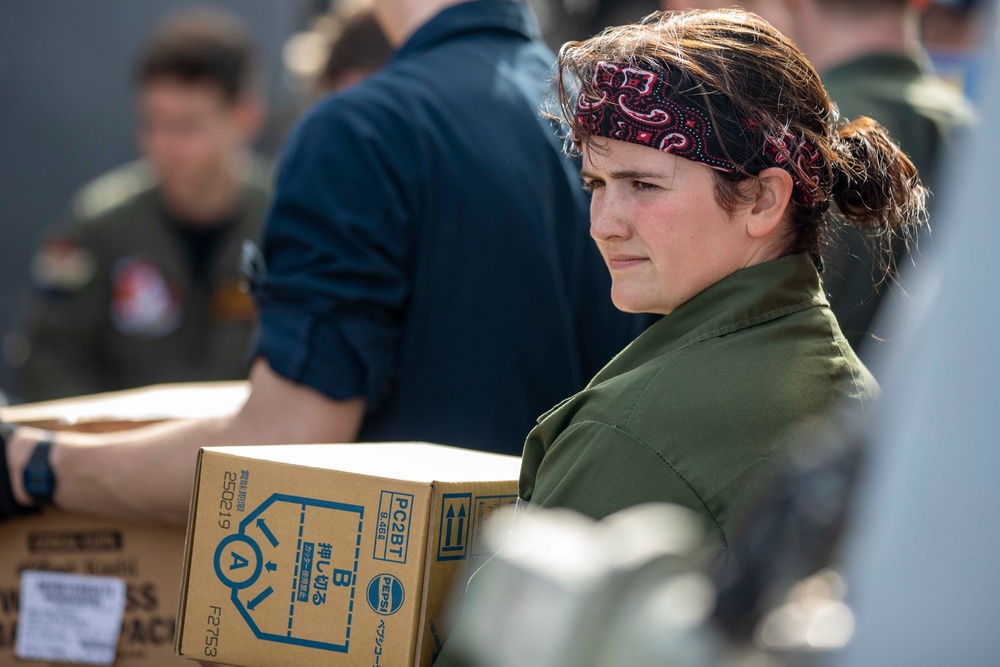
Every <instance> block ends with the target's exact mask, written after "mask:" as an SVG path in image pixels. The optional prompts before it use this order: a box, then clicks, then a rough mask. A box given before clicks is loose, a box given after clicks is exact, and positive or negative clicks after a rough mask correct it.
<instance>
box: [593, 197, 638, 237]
mask: <svg viewBox="0 0 1000 667" xmlns="http://www.w3.org/2000/svg"><path fill="white" fill-rule="evenodd" d="M630 229H631V228H630V226H629V224H628V216H627V213H626V207H625V206H624V202H623V201H621V198H620V197H617V196H616V195H615V193H614V191H613V190H612V189H611V188H609V187H608V186H605V187H602V188H601V189H599V190H596V191H595V192H594V196H593V198H592V199H591V200H590V236H591V237H592V238H593V239H594V240H595V241H608V240H613V239H624V238H628V236H629V235H630V232H629V230H630Z"/></svg>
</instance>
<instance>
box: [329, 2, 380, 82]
mask: <svg viewBox="0 0 1000 667" xmlns="http://www.w3.org/2000/svg"><path fill="white" fill-rule="evenodd" d="M390 55H392V46H390V45H389V41H388V40H387V39H386V37H385V34H384V33H383V32H382V28H381V27H380V26H379V24H378V21H376V20H375V14H374V13H373V12H372V10H371V8H370V7H368V8H364V9H359V10H358V11H356V12H354V13H352V14H350V15H349V16H347V17H346V18H345V19H344V21H343V24H342V25H341V26H340V29H339V31H338V33H337V34H336V36H334V37H333V39H332V41H331V43H330V52H329V54H328V55H327V58H326V61H325V62H324V63H323V67H322V69H321V70H320V72H319V76H318V78H317V80H316V90H317V92H319V93H326V92H332V91H335V90H339V89H341V88H342V87H344V86H345V85H350V84H351V83H354V82H355V81H356V80H357V79H359V78H362V77H364V76H367V75H369V74H371V73H373V72H377V71H378V70H380V69H382V67H383V66H385V64H386V62H388V60H389V56H390Z"/></svg>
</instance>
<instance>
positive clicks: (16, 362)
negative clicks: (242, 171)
mask: <svg viewBox="0 0 1000 667" xmlns="http://www.w3.org/2000/svg"><path fill="white" fill-rule="evenodd" d="M269 183H270V174H269V170H268V168H267V167H266V165H264V164H263V163H261V162H259V161H257V160H256V159H254V160H252V163H251V166H250V167H249V168H248V169H247V176H246V178H245V183H244V185H243V194H242V197H241V200H240V203H239V205H238V209H237V211H236V212H235V213H234V214H233V216H232V218H231V219H230V220H228V221H222V222H223V223H224V224H220V225H219V227H218V228H216V229H214V230H213V231H209V232H207V233H206V234H205V238H204V239H201V238H186V237H185V235H186V234H187V232H185V231H184V227H182V226H181V225H179V224H178V222H177V221H175V220H173V219H172V217H171V216H170V215H169V214H168V213H167V211H166V209H165V208H164V207H163V204H162V202H161V200H160V197H159V195H158V191H157V188H156V184H155V182H154V179H153V177H152V175H151V174H150V172H149V169H148V168H147V166H146V165H145V164H144V163H142V162H136V163H132V164H129V165H126V166H124V167H121V168H119V169H117V170H115V171H113V172H111V173H110V174H107V175H105V176H103V177H101V178H99V179H98V180H97V181H95V182H94V183H92V184H91V185H89V186H87V187H85V188H84V189H83V190H82V191H81V192H80V194H79V195H78V196H77V197H76V199H75V201H74V205H73V217H74V222H73V224H71V225H69V226H68V227H66V228H64V229H61V230H58V231H56V232H55V233H53V234H51V235H49V237H48V238H47V239H46V240H45V242H44V243H43V244H42V246H41V248H40V249H39V251H38V252H37V254H36V255H35V257H34V259H33V260H32V266H31V274H32V276H31V277H32V289H31V294H30V295H29V298H28V304H27V308H26V309H25V312H24V316H23V317H22V318H21V324H20V326H19V328H18V329H17V330H16V331H15V332H14V333H13V334H12V336H13V340H11V339H9V340H8V345H7V347H8V357H10V356H11V353H12V352H13V356H15V357H16V358H14V359H10V361H11V362H12V365H13V366H14V367H15V371H16V373H17V377H18V380H19V393H20V394H21V397H22V398H24V399H27V400H32V401H34V400H46V399H51V398H59V397H63V396H73V395H78V394H86V393H93V392H100V391H113V390H118V389H126V388H130V387H137V386H144V385H148V384H155V383H160V382H181V381H184V382H187V381H209V380H232V379H240V378H244V377H246V373H247V369H248V361H247V349H248V346H249V343H250V338H251V335H252V332H253V330H254V325H255V311H254V306H253V300H252V298H251V297H250V295H249V294H248V293H247V292H246V291H245V289H244V288H243V286H242V283H241V277H240V273H239V268H240V252H241V246H242V244H243V242H244V241H245V240H256V239H257V238H258V237H259V235H260V231H261V225H262V222H263V220H264V217H265V215H266V212H267V206H268V203H269V198H270V197H269V189H270V186H269ZM191 234H194V235H196V234H197V232H196V231H192V232H191ZM209 237H211V238H209ZM209 242H211V245H212V247H211V249H210V250H209V249H206V247H205V244H207V243H209ZM201 252H208V256H206V257H204V258H202V261H193V258H194V256H195V255H196V254H198V253H201ZM199 266H200V267H201V268H200V271H199V270H198V269H199ZM199 273H200V274H201V275H197V274H199Z"/></svg>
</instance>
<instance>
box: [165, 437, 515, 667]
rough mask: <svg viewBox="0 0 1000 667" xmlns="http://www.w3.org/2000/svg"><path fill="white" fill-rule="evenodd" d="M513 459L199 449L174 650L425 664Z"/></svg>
mask: <svg viewBox="0 0 1000 667" xmlns="http://www.w3.org/2000/svg"><path fill="white" fill-rule="evenodd" d="M519 470H520V459H518V458H517V457H512V456H499V455H494V454H484V453H481V452H473V451H469V450H463V449H456V448H452V447H442V446H437V445H426V444H361V445H295V446H282V447H242V448H240V447H220V448H210V449H205V450H202V452H201V454H200V457H199V463H198V476H197V479H196V482H195V490H194V496H193V499H192V503H191V516H190V519H189V524H188V542H187V547H186V554H185V565H184V585H183V587H182V591H181V606H180V612H179V615H178V640H177V651H178V653H179V654H181V655H183V656H185V657H189V658H192V659H196V660H212V661H217V662H222V663H228V664H234V665H243V666H246V667H256V666H261V667H264V666H274V665H298V666H303V665H305V666H308V665H325V666H327V667H339V666H346V665H358V666H361V665H363V666H365V667H368V666H371V665H381V666H387V667H397V666H409V665H417V666H426V667H429V666H430V665H431V663H432V661H433V659H434V657H435V656H436V654H437V653H438V651H439V648H440V646H441V644H442V643H443V641H444V639H445V635H446V633H447V629H446V628H445V626H444V622H443V619H442V613H443V611H444V606H445V602H446V599H447V595H448V593H449V592H450V591H449V589H450V586H449V585H450V584H451V583H452V581H457V582H458V583H459V585H463V584H464V581H465V578H467V576H468V575H469V573H470V571H471V570H473V569H474V568H475V567H477V566H478V565H479V564H480V563H481V562H482V561H483V560H484V559H485V558H487V557H488V556H489V555H490V554H487V553H484V551H483V549H484V548H485V547H484V545H482V544H481V543H480V537H481V531H482V527H483V524H484V522H485V521H486V519H487V517H488V516H489V514H490V513H491V512H492V511H493V510H495V509H497V508H498V507H501V506H504V505H509V504H513V503H514V502H515V500H516V493H517V482H516V480H517V478H518V474H519Z"/></svg>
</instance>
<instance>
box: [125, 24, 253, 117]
mask: <svg viewBox="0 0 1000 667" xmlns="http://www.w3.org/2000/svg"><path fill="white" fill-rule="evenodd" d="M254 51H255V49H254V45H253V41H252V40H251V39H250V36H249V35H248V33H247V31H246V30H245V28H244V27H243V24H242V23H240V21H239V20H238V19H236V18H235V17H232V16H230V15H228V14H223V13H221V12H218V11H214V10H213V11H209V10H200V11H194V12H188V13H185V14H182V15H180V16H177V17H175V18H173V19H172V20H170V21H168V22H167V23H165V24H163V25H162V26H160V28H159V29H158V30H157V31H156V32H155V33H154V34H153V36H152V37H151V38H150V40H149V41H148V42H147V44H146V46H145V48H144V49H143V53H142V55H141V56H140V58H139V62H138V66H137V68H136V80H137V81H138V83H139V84H140V85H145V84H148V83H150V82H152V81H155V80H157V79H175V80H178V81H182V82H184V83H209V84H211V85H214V86H215V87H217V88H218V89H219V90H220V91H221V92H222V95H223V97H224V98H225V99H226V101H228V102H235V101H236V100H237V99H238V98H239V97H241V96H242V95H243V94H244V93H246V91H247V89H248V88H249V87H250V85H251V82H252V79H253V75H254V70H255V62H254V61H255V53H254Z"/></svg>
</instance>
